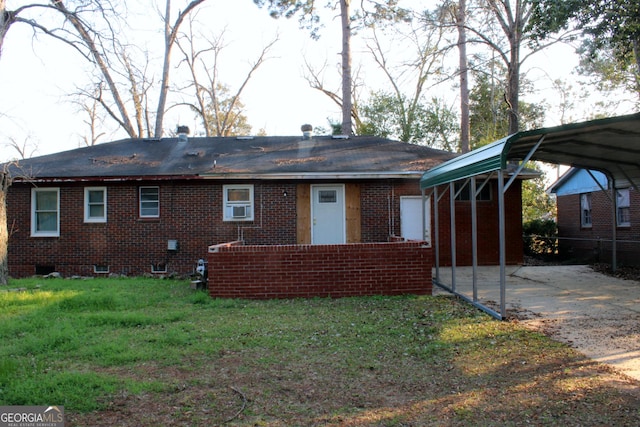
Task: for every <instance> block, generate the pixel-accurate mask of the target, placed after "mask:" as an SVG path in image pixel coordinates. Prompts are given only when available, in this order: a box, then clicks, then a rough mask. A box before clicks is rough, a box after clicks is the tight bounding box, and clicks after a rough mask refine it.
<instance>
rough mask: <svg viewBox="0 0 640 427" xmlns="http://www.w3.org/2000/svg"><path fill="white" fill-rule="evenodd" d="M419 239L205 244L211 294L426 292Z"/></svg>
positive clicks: (426, 252) (427, 277) (425, 253)
mask: <svg viewBox="0 0 640 427" xmlns="http://www.w3.org/2000/svg"><path fill="white" fill-rule="evenodd" d="M431 260H432V252H431V248H429V247H426V246H424V242H415V241H411V242H391V243H367V244H346V245H278V246H276V245H270V246H244V245H242V243H241V242H231V243H225V244H220V245H214V246H211V247H209V254H208V262H209V265H208V269H209V284H208V286H209V293H210V295H211V296H212V297H216V298H250V299H268V298H310V297H348V296H368V295H402V294H421V295H424V294H429V295H430V294H431V265H432V261H431Z"/></svg>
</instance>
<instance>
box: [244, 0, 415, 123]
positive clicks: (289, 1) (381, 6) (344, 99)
mask: <svg viewBox="0 0 640 427" xmlns="http://www.w3.org/2000/svg"><path fill="white" fill-rule="evenodd" d="M253 2H254V3H255V4H257V5H258V7H262V6H264V5H267V8H268V10H269V13H270V15H271V16H272V17H274V18H280V17H281V16H285V17H287V18H290V17H292V16H294V15H295V14H297V13H300V23H301V24H302V25H303V26H305V27H307V28H308V29H310V30H311V37H313V38H318V37H319V33H318V32H319V26H320V25H319V21H320V17H319V15H318V11H317V8H316V2H315V0H253ZM351 3H352V0H336V1H329V2H328V3H327V7H329V8H332V9H336V4H338V8H339V10H340V23H341V36H342V51H341V53H340V56H341V59H342V63H341V80H342V95H341V101H340V103H339V104H340V105H341V106H342V108H341V110H342V124H341V131H342V133H343V134H345V135H352V134H353V122H352V120H351V119H352V111H353V99H352V98H351V96H352V95H353V89H352V83H353V77H352V75H351V73H352V70H351V58H352V52H351V35H352V33H353V30H354V28H353V22H352V19H351V18H352V15H353V13H352V8H351ZM365 4H367V6H370V7H372V10H369V11H367V10H365ZM360 6H361V9H360V10H359V11H358V13H357V15H360V16H364V17H366V19H365V20H364V21H365V25H366V24H367V21H368V22H375V21H377V20H380V21H382V20H387V21H395V20H398V19H404V18H405V17H406V15H407V11H406V10H404V9H401V8H398V6H397V0H380V1H374V0H369V1H367V2H365V1H364V0H363V1H361V2H360ZM332 99H333V98H332ZM334 101H335V99H334Z"/></svg>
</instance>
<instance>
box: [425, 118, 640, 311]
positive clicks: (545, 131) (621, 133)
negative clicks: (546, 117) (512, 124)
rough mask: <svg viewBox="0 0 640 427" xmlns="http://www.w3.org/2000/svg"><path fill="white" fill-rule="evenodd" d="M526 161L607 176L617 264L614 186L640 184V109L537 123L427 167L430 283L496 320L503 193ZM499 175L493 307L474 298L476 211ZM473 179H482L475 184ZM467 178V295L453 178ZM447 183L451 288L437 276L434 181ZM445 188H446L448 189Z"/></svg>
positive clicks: (503, 276) (502, 297)
mask: <svg viewBox="0 0 640 427" xmlns="http://www.w3.org/2000/svg"><path fill="white" fill-rule="evenodd" d="M529 160H537V161H541V162H546V163H551V164H563V165H568V166H573V167H578V168H584V169H587V170H598V171H600V172H602V173H604V174H605V175H607V177H608V179H609V189H610V190H611V197H612V200H613V201H614V203H612V205H613V212H612V215H613V216H614V221H612V224H613V227H612V228H613V230H612V240H613V254H612V266H613V268H614V269H615V267H616V221H615V215H616V207H615V200H616V197H615V191H616V189H618V188H627V187H633V188H635V189H636V190H637V189H638V185H639V184H640V113H637V114H632V115H626V116H617V117H611V118H606V119H599V120H591V121H587V122H581V123H571V124H567V125H562V126H557V127H549V128H541V129H536V130H531V131H525V132H518V133H515V134H513V135H510V136H507V137H505V138H503V139H500V140H498V141H495V142H493V143H491V144H489V145H486V146H484V147H481V148H479V149H477V150H473V151H471V152H469V153H466V154H463V155H461V156H459V157H457V158H455V159H452V160H449V161H447V162H445V163H442V164H440V165H438V166H437V167H435V168H433V169H431V170H429V171H428V172H426V173H425V174H424V175H423V176H422V178H421V179H420V188H421V189H422V196H423V198H426V197H427V195H428V194H429V195H433V199H434V204H435V208H434V215H435V229H434V246H435V268H436V274H435V276H434V279H433V281H434V284H435V285H437V286H440V287H442V288H444V289H446V290H448V291H449V292H452V293H454V294H456V295H458V296H459V297H461V298H463V299H465V300H467V301H469V302H470V303H472V304H473V305H475V306H477V307H478V308H480V309H482V310H484V311H486V312H487V313H489V314H491V315H492V316H494V317H496V318H498V319H504V318H505V317H506V304H505V293H506V292H505V289H506V273H505V260H506V253H505V230H504V227H505V205H504V194H505V192H506V191H507V189H508V188H509V186H511V184H512V183H513V181H514V180H515V179H516V178H517V177H518V175H519V174H520V173H521V172H522V170H523V168H524V165H525V164H526V162H528V161H529ZM496 177H497V181H498V205H499V207H498V209H499V213H498V218H499V229H500V236H499V251H500V252H499V253H500V255H499V256H500V260H499V262H500V302H499V305H500V309H499V310H500V311H499V312H497V311H495V310H493V309H491V308H489V307H487V306H486V305H484V304H481V303H480V302H479V301H478V298H477V274H476V270H477V214H476V198H477V195H478V194H479V191H480V189H481V188H482V187H483V186H484V185H486V183H487V182H488V180H489V179H493V178H496ZM477 178H481V180H482V182H481V183H480V186H479V187H478V186H477V185H476V184H477V183H476V180H477ZM461 180H465V182H466V183H467V184H468V185H470V188H471V190H470V194H471V197H470V200H471V217H472V218H471V221H472V227H471V230H472V242H471V245H472V248H471V249H472V260H473V264H472V267H473V279H472V280H473V284H472V289H473V296H472V297H468V296H466V295H463V294H460V293H458V292H457V291H456V274H455V269H456V258H455V251H456V247H455V208H454V199H455V197H454V196H455V194H454V193H455V187H454V183H455V182H456V181H461ZM445 184H448V191H449V192H450V195H451V197H450V203H451V208H450V214H451V216H452V220H451V241H452V243H451V252H452V254H451V264H452V267H451V268H452V279H451V287H447V286H446V285H445V284H444V283H443V282H442V281H441V280H440V259H439V256H440V251H439V247H438V246H439V227H438V200H439V199H440V198H441V197H442V194H440V193H439V188H438V186H441V185H445ZM446 191H447V190H445V192H446Z"/></svg>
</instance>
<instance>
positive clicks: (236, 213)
mask: <svg viewBox="0 0 640 427" xmlns="http://www.w3.org/2000/svg"><path fill="white" fill-rule="evenodd" d="M232 215H233V217H234V218H246V217H247V206H245V205H243V206H233V211H232Z"/></svg>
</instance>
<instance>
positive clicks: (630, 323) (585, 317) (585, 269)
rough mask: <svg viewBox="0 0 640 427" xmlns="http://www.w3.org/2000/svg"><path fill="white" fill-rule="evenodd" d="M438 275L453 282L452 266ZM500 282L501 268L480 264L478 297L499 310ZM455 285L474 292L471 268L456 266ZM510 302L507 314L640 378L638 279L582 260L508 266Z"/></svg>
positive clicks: (464, 290)
mask: <svg viewBox="0 0 640 427" xmlns="http://www.w3.org/2000/svg"><path fill="white" fill-rule="evenodd" d="M434 277H435V270H434ZM440 280H441V281H442V282H443V283H445V284H447V285H449V286H450V284H451V269H449V268H441V269H440ZM499 283H500V282H499V269H498V267H480V268H479V269H478V299H479V301H480V302H482V303H484V304H487V305H489V306H490V307H492V308H493V309H495V308H496V304H497V303H499V301H500V293H499V291H500V286H499ZM456 290H457V291H458V292H460V293H462V294H464V295H465V296H468V297H471V296H472V288H471V268H470V267H462V268H461V267H458V268H457V269H456ZM440 292H443V291H441V290H436V287H434V293H440ZM506 307H507V310H508V313H509V317H514V318H517V319H519V321H521V322H522V323H524V324H526V325H527V326H530V327H532V328H535V329H537V330H542V331H544V332H545V333H547V334H548V335H550V336H551V337H552V338H554V339H557V340H558V341H561V342H564V343H567V344H569V345H570V346H572V347H574V348H576V349H577V350H578V351H580V352H582V353H583V354H584V355H586V356H588V357H589V358H591V359H594V360H596V361H598V362H602V363H606V364H608V365H610V366H612V367H614V368H615V369H616V370H618V371H619V372H621V373H624V374H626V375H628V376H630V377H632V378H635V379H637V380H640V282H637V281H632V280H622V279H616V278H613V277H609V276H606V275H603V274H600V273H597V272H595V271H593V270H592V269H591V268H590V267H589V266H584V265H576V266H540V267H538V266H526V267H519V266H512V267H507V287H506Z"/></svg>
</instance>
